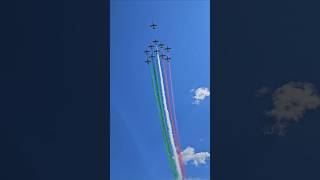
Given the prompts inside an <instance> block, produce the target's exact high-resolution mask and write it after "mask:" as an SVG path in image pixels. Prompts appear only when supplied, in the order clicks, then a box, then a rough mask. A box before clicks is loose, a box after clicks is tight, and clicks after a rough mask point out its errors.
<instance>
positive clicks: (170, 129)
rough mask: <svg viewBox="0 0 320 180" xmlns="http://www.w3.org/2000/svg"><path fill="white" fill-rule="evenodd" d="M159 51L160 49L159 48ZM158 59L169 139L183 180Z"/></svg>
mask: <svg viewBox="0 0 320 180" xmlns="http://www.w3.org/2000/svg"><path fill="white" fill-rule="evenodd" d="M157 50H158V48H157ZM157 59H158V68H159V76H160V84H161V90H162V99H163V105H164V111H165V115H166V119H167V126H168V131H169V138H170V142H171V146H172V151H173V155H174V160H175V163H176V167H177V171H178V179H179V180H181V179H182V178H183V177H182V172H181V168H180V163H179V156H178V154H177V150H176V147H175V144H174V139H173V133H172V127H171V123H170V121H171V120H170V117H169V112H168V107H167V102H166V98H165V90H164V85H163V78H162V70H161V63H160V57H159V54H158V53H157Z"/></svg>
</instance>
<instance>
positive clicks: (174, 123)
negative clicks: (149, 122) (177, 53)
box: [163, 62, 185, 177]
mask: <svg viewBox="0 0 320 180" xmlns="http://www.w3.org/2000/svg"><path fill="white" fill-rule="evenodd" d="M163 64H164V63H163ZM167 64H168V65H169V78H170V79H169V82H170V89H171V91H170V90H169V87H168V78H167V69H166V65H163V67H164V78H165V80H166V90H167V94H168V96H167V97H170V96H171V97H172V107H173V111H174V118H173V117H172V110H171V107H170V98H168V101H169V110H170V118H171V120H172V128H173V135H174V140H175V142H176V148H177V152H178V156H179V163H180V166H181V172H182V175H183V177H184V176H185V172H184V164H183V158H182V154H181V146H180V138H179V131H178V123H177V119H176V113H175V106H174V97H173V91H172V78H171V66H170V62H168V63H167ZM170 92H171V93H170Z"/></svg>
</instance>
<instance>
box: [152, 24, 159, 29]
mask: <svg viewBox="0 0 320 180" xmlns="http://www.w3.org/2000/svg"><path fill="white" fill-rule="evenodd" d="M157 26H158V25H156V24H154V23H152V24H151V25H150V27H151V28H152V29H156V28H157Z"/></svg>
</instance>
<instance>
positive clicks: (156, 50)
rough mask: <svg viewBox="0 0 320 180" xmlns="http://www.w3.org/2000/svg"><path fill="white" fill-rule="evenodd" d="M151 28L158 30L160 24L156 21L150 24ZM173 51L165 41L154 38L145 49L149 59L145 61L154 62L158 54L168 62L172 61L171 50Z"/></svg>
mask: <svg viewBox="0 0 320 180" xmlns="http://www.w3.org/2000/svg"><path fill="white" fill-rule="evenodd" d="M150 28H151V29H152V30H156V29H157V28H158V25H157V24H155V23H152V24H151V25H150ZM170 51H171V48H170V47H168V46H166V45H165V44H164V43H162V42H159V41H158V40H153V41H151V43H150V44H149V45H148V49H146V50H145V51H144V53H145V54H146V56H147V60H146V61H145V63H147V64H149V63H150V62H152V60H153V58H155V57H156V56H157V55H159V57H160V59H161V60H165V61H167V62H170V61H171V58H170V57H169V52H170Z"/></svg>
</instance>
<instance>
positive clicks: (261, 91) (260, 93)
mask: <svg viewBox="0 0 320 180" xmlns="http://www.w3.org/2000/svg"><path fill="white" fill-rule="evenodd" d="M270 92H271V88H269V87H267V86H262V87H261V88H259V89H258V90H257V91H256V97H261V96H264V95H266V94H268V93H270Z"/></svg>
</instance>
